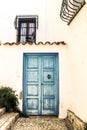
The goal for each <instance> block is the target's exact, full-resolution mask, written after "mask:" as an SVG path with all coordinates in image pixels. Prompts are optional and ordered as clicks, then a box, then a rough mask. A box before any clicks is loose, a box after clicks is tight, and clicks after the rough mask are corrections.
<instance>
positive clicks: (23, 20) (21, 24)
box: [15, 16, 38, 43]
mask: <svg viewBox="0 0 87 130" xmlns="http://www.w3.org/2000/svg"><path fill="white" fill-rule="evenodd" d="M37 18H38V17H36V16H27V17H26V16H22V17H20V16H16V20H15V28H16V29H17V42H23V43H25V42H36V28H37V27H38V25H37V24H38V22H37Z"/></svg>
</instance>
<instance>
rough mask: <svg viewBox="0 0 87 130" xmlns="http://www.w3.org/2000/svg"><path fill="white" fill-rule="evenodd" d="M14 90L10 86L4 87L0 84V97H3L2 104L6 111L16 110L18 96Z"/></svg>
mask: <svg viewBox="0 0 87 130" xmlns="http://www.w3.org/2000/svg"><path fill="white" fill-rule="evenodd" d="M15 92H16V91H14V90H13V89H12V88H10V87H4V86H1V87H0V98H3V99H4V101H3V102H4V103H3V106H4V107H6V111H8V112H10V111H14V112H16V111H18V104H19V102H18V98H17V96H18V95H16V94H15Z"/></svg>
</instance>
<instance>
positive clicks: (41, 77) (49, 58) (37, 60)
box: [23, 53, 59, 115]
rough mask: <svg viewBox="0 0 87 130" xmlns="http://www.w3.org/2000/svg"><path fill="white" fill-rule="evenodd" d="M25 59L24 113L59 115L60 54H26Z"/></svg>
mask: <svg viewBox="0 0 87 130" xmlns="http://www.w3.org/2000/svg"><path fill="white" fill-rule="evenodd" d="M23 59H24V65H23V113H24V114H25V115H58V111H59V110H58V109H59V102H58V101H59V100H58V97H59V93H58V54H57V53H35V54H30V53H25V54H24V57H23Z"/></svg>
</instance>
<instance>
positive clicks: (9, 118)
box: [0, 108, 19, 130]
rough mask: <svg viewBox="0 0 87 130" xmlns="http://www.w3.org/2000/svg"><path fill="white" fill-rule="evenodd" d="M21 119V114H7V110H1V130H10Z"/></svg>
mask: <svg viewBox="0 0 87 130" xmlns="http://www.w3.org/2000/svg"><path fill="white" fill-rule="evenodd" d="M18 117H19V113H14V112H10V113H7V112H6V111H5V108H0V130H9V128H10V127H11V126H12V125H13V123H14V122H15V121H16V120H17V118H18Z"/></svg>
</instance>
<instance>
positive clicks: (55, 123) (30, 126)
mask: <svg viewBox="0 0 87 130" xmlns="http://www.w3.org/2000/svg"><path fill="white" fill-rule="evenodd" d="M9 130H72V129H71V128H70V126H69V122H67V120H66V119H65V120H63V119H58V118H57V117H44V116H43V117H38V116H31V117H27V118H24V117H20V118H19V119H18V120H17V121H16V122H15V124H14V125H13V126H12V127H11V128H10V129H9Z"/></svg>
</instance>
